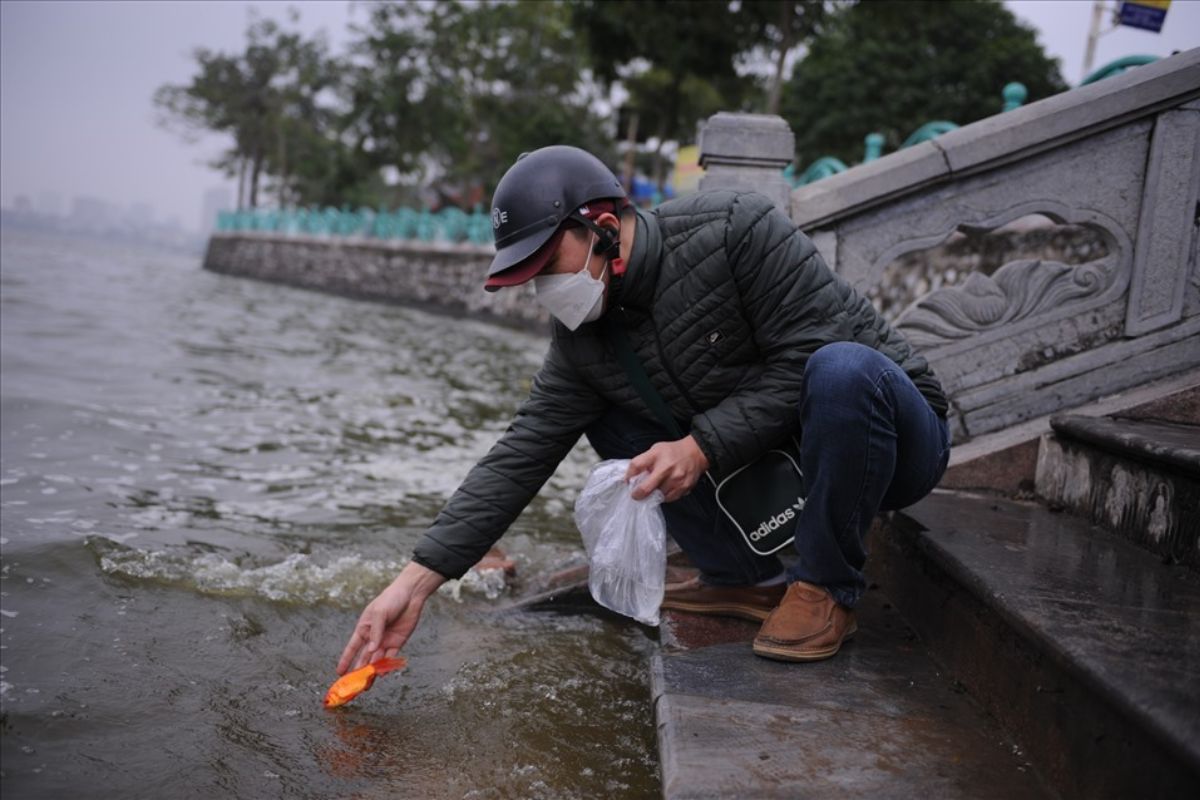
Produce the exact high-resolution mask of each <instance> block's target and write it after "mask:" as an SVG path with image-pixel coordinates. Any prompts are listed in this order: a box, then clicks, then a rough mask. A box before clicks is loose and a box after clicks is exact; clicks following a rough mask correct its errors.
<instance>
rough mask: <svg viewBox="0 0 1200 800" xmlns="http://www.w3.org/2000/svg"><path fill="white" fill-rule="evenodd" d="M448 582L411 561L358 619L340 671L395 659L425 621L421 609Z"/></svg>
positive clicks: (342, 672)
mask: <svg viewBox="0 0 1200 800" xmlns="http://www.w3.org/2000/svg"><path fill="white" fill-rule="evenodd" d="M445 582H446V579H445V578H443V577H442V576H441V575H439V574H438V573H436V572H434V571H433V570H431V569H428V568H426V567H423V566H421V565H420V564H418V563H416V562H415V561H411V562H409V563H408V565H407V566H405V567H404V569H402V570H401V571H400V574H399V575H397V576H396V579H395V580H394V581H392V582H391V583H390V584H389V585H388V587H387V588H386V589H384V590H383V591H382V592H380V593H379V596H378V597H376V598H375V599H374V600H372V601H371V602H370V603H369V604H368V605H367V607H366V608H365V609H363V612H362V614H361V615H360V616H359V618H358V624H357V625H355V626H354V633H352V634H351V635H350V641H349V642H347V643H346V649H345V650H343V651H342V657H341V658H340V659H338V665H337V672H338V674H339V675H345V674H346V672H347V671H348V670H350V669H358V668H359V667H362V666H365V665H367V664H370V663H371V662H373V661H377V660H378V659H380V658H385V657H386V658H394V657H395V655H396V653H398V652H399V651H400V648H401V647H403V646H404V643H405V642H407V641H408V637H409V636H411V635H412V632H413V630H415V629H416V627H417V623H418V622H419V621H420V619H421V609H422V608H424V606H425V601H426V600H428V599H429V595H431V594H433V593H434V592H435V591H437V588H438V587H439V586H441V585H442V584H443V583H445Z"/></svg>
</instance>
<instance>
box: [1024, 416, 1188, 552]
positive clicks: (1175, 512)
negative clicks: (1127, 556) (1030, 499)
mask: <svg viewBox="0 0 1200 800" xmlns="http://www.w3.org/2000/svg"><path fill="white" fill-rule="evenodd" d="M1050 424H1051V427H1052V428H1053V430H1054V433H1053V435H1050V436H1046V437H1044V438H1043V439H1042V444H1041V450H1040V452H1039V454H1038V465H1037V481H1036V484H1037V492H1038V495H1039V496H1041V497H1042V498H1044V499H1045V500H1046V501H1047V502H1048V503H1051V504H1052V505H1061V506H1063V507H1065V508H1067V509H1069V510H1071V511H1072V512H1073V513H1075V514H1078V515H1080V516H1082V517H1085V518H1086V519H1089V520H1091V521H1092V522H1095V523H1098V524H1100V525H1104V526H1105V527H1106V528H1108V529H1110V530H1112V531H1115V532H1117V533H1120V534H1122V535H1123V536H1125V537H1127V538H1128V539H1130V540H1131V541H1133V542H1134V543H1136V544H1138V545H1140V546H1142V547H1144V548H1146V549H1148V550H1150V551H1151V552H1153V553H1155V554H1157V555H1158V556H1159V557H1161V558H1162V559H1163V560H1165V561H1168V562H1171V563H1184V564H1187V565H1188V566H1191V567H1193V568H1197V569H1200V421H1198V424H1185V423H1182V422H1166V421H1160V420H1145V419H1115V418H1108V417H1085V416H1056V417H1053V418H1052V419H1051V420H1050Z"/></svg>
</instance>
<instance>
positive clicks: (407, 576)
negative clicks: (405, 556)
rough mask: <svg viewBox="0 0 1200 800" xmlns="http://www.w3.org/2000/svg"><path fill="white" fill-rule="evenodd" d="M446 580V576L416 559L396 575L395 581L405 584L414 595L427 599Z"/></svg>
mask: <svg viewBox="0 0 1200 800" xmlns="http://www.w3.org/2000/svg"><path fill="white" fill-rule="evenodd" d="M445 582H446V578H445V576H443V575H442V574H441V573H439V572H435V571H434V570H431V569H430V568H429V567H426V566H424V565H422V564H418V563H417V562H416V561H410V562H408V563H407V564H406V565H405V566H404V569H402V570H400V574H399V575H397V576H396V580H395V581H393V583H398V584H403V585H404V586H406V587H407V588H408V589H409V590H410V591H411V592H412V594H413V596H414V597H419V598H420V599H422V600H425V599H426V598H428V597H429V596H430V595H432V594H433V593H434V592H436V591H437V590H438V587H439V586H441V585H442V584H443V583H445Z"/></svg>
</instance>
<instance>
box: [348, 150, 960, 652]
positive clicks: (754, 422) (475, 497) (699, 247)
mask: <svg viewBox="0 0 1200 800" xmlns="http://www.w3.org/2000/svg"><path fill="white" fill-rule="evenodd" d="M492 206H493V208H492V224H493V227H494V229H495V239H496V256H495V258H494V260H493V261H492V264H491V266H490V268H489V270H488V275H487V278H486V283H485V288H486V289H488V290H489V291H496V290H503V289H504V288H506V287H512V286H517V285H520V284H523V283H526V282H528V281H533V285H534V289H535V292H536V298H537V301H538V302H539V303H541V304H542V305H543V306H545V307H546V308H547V309H548V310H549V311H550V313H551V314H552V315H553V316H554V318H555V324H554V331H553V338H552V341H551V343H550V348H549V352H548V353H547V354H546V359H545V362H544V363H543V364H542V367H541V369H540V370H539V372H538V373H537V375H536V377H535V378H534V381H533V387H532V390H531V392H530V395H529V398H528V399H527V400H526V401H525V402H524V403H523V404H522V405H521V407H520V408H519V409H518V410H517V413H516V416H515V417H514V418H513V421H512V424H511V425H510V427H509V428H508V430H507V431H506V432H505V434H504V435H503V436H502V437H501V439H500V440H499V441H498V442H497V443H496V445H495V446H494V447H493V448H492V449H491V451H490V452H489V453H488V454H487V455H486V456H485V457H484V458H483V459H482V460H481V461H480V462H479V463H478V464H477V465H476V466H475V467H474V469H472V470H471V472H470V473H469V474H468V475H467V477H466V479H465V481H464V482H463V484H462V486H461V487H459V489H458V491H456V492H455V494H454V495H453V496H452V497H451V498H450V500H449V502H447V504H446V507H445V508H444V509H443V510H442V512H441V513H440V514H439V515H438V516H437V518H436V519H435V520H434V522H433V524H432V526H431V527H430V528H429V530H428V531H427V532H426V533H425V535H424V537H423V538H422V539H421V540H420V542H419V543H418V544H417V547H416V550H415V552H414V554H413V559H412V562H411V563H410V564H408V565H407V566H406V567H405V568H404V570H403V571H402V572H401V573H400V575H399V576H398V577H397V578H396V579H395V580H394V581H393V582H392V583H391V585H389V586H388V587H387V588H386V589H385V590H384V591H383V592H382V593H381V594H380V595H379V596H378V597H377V598H376V599H375V600H373V601H372V602H371V603H370V604H369V605H368V606H367V608H366V609H365V610H364V611H363V613H362V615H361V616H360V618H359V620H358V623H357V625H356V626H355V628H354V632H353V634H352V635H351V637H350V640H349V642H348V643H347V645H346V647H345V650H344V652H343V653H342V657H341V660H340V662H339V664H338V671H339V672H345V671H346V670H347V669H349V668H351V667H352V666H353V667H357V666H361V665H363V664H366V663H368V662H370V661H374V660H376V659H378V658H381V657H384V656H394V655H395V654H396V652H397V651H398V650H399V649H400V648H401V647H402V646H403V645H404V643H405V642H406V641H407V640H408V638H409V636H410V635H411V634H412V631H413V629H414V628H415V627H416V625H417V622H418V620H419V618H420V614H421V609H422V607H423V606H424V603H425V601H426V599H427V598H428V597H429V595H430V594H432V593H433V591H434V590H436V589H437V587H438V586H439V585H441V584H442V583H443V582H445V581H446V580H448V579H451V578H457V577H459V576H461V575H463V573H465V572H466V571H467V570H468V569H469V568H470V567H471V566H472V565H473V564H475V563H476V562H477V561H478V560H479V559H480V558H481V557H482V556H483V555H484V553H485V552H487V550H488V549H489V548H490V547H491V546H492V545H493V544H494V543H495V542H496V540H497V539H499V538H500V537H501V535H503V534H504V532H505V531H506V530H507V529H508V527H509V525H510V524H511V523H512V522H513V520H514V519H515V518H516V517H517V515H518V514H520V512H521V511H522V509H524V508H525V506H526V505H527V504H528V503H529V501H530V500H531V499H532V498H533V497H534V496H535V495H536V494H537V492H538V491H539V490H540V489H541V487H542V485H543V484H544V483H545V482H546V480H547V479H548V478H549V477H550V475H551V474H552V473H553V472H554V470H555V468H556V467H557V465H558V464H559V462H560V461H561V460H562V459H563V458H564V457H565V456H566V455H567V453H568V452H569V451H570V450H571V448H572V447H573V446H574V445H575V443H576V442H577V441H578V439H579V437H580V436H581V435H586V436H587V438H588V440H589V441H590V442H591V444H592V446H593V447H594V448H595V450H596V452H597V453H598V454H599V455H600V457H602V458H606V459H609V458H628V459H632V461H631V465H630V472H629V475H630V477H632V476H633V475H636V474H639V473H646V474H645V477H644V479H643V480H642V481H641V482H640V483H639V484H638V487H637V490H636V492H635V496H637V497H644V496H646V495H648V494H649V493H650V492H652V491H654V490H655V489H658V490H660V491H661V492H662V493H663V495H664V497H665V501H666V502H665V504H664V505H663V512H664V515H665V518H666V523H667V530H668V533H669V534H670V535H671V536H672V538H674V539H675V541H676V542H677V543H678V544H679V546H680V547H681V548H682V549H683V551H684V552H685V553H686V554H687V555H688V556H689V558H690V559H691V561H692V562H693V563H694V564H695V565H696V566H697V567H698V568H699V576H698V577H697V578H695V579H693V580H689V581H684V582H680V583H676V584H670V585H668V588H667V591H666V596H665V597H664V600H663V608H674V609H681V610H684V611H690V612H694V613H701V614H704V613H708V614H723V615H733V616H739V617H745V618H748V619H753V620H762V621H763V625H762V629H761V630H760V632H759V634H758V636H757V637H756V638H755V640H754V645H753V648H754V652H755V653H757V654H758V655H760V656H764V657H767V658H774V659H781V660H787V661H812V660H817V659H822V658H828V657H829V656H832V655H834V654H835V653H837V651H838V649H839V648H840V647H841V645H842V643H843V642H844V641H845V640H846V639H848V638H849V637H851V636H852V635H853V634H854V632H855V630H856V623H855V616H854V606H855V604H856V603H857V602H858V600H859V598H860V597H861V595H862V593H863V590H864V588H865V582H864V579H863V573H862V569H863V565H864V562H865V560H866V550H865V546H864V538H865V536H866V533H867V529H868V527H869V525H870V523H871V520H872V517H873V516H874V515H875V513H876V512H877V511H879V510H881V509H892V508H900V507H903V506H906V505H910V504H912V503H914V502H916V501H917V500H919V499H920V498H922V497H923V496H925V495H926V494H927V493H929V491H930V490H931V489H933V487H934V485H936V484H937V482H938V481H939V480H940V479H941V476H942V473H943V471H944V470H945V467H946V462H947V459H948V457H949V434H948V428H947V424H946V419H945V416H946V411H947V403H946V399H945V397H944V395H943V394H942V390H941V387H940V385H939V383H938V381H937V379H936V378H935V377H934V375H933V373H932V371H931V370H930V368H929V365H928V364H927V363H926V362H925V360H924V359H923V358H921V357H920V356H918V355H916V354H915V353H914V352H913V350H912V348H911V347H910V346H909V344H908V343H907V342H906V341H905V340H904V338H903V337H902V336H901V335H900V334H898V333H897V332H896V331H894V330H892V329H891V328H890V327H889V326H888V324H887V322H885V321H884V320H883V319H882V318H881V317H880V316H879V314H878V313H876V311H875V310H874V308H873V307H872V306H871V304H870V303H869V302H868V301H867V300H866V299H865V298H863V297H862V296H860V295H859V294H858V293H857V292H855V291H854V290H853V289H852V288H851V287H850V286H849V285H847V284H846V283H845V282H844V281H842V280H841V279H840V278H838V277H837V276H836V275H834V274H833V272H832V271H831V270H830V269H829V268H828V267H827V266H826V265H825V263H824V262H823V261H822V259H821V256H820V255H819V254H818V253H817V251H816V248H815V247H814V246H813V244H812V242H811V241H810V240H809V239H808V238H807V237H806V236H805V235H804V234H803V233H801V232H800V231H799V230H798V229H797V228H796V226H795V225H793V224H792V222H791V220H790V219H788V217H787V216H786V215H785V214H783V213H782V212H780V211H779V210H778V209H776V208H775V207H774V206H773V205H772V203H771V202H770V201H769V200H768V199H767V198H765V197H763V196H761V195H758V194H754V193H741V192H733V191H715V192H702V193H700V194H695V195H691V196H688V197H685V198H681V199H679V200H675V201H672V202H669V203H666V204H664V205H662V206H659V207H658V208H657V209H655V210H654V211H653V212H644V211H641V210H636V209H634V208H632V207H631V206H630V205H629V204H628V202H627V201H626V199H625V193H624V191H623V190H622V187H621V185H620V182H619V181H618V180H617V179H616V178H615V177H614V176H613V174H612V172H611V171H610V170H609V169H608V168H607V167H605V166H604V164H603V163H601V162H600V161H599V160H598V159H596V158H595V157H594V156H592V155H591V154H589V153H587V152H585V151H583V150H579V149H577V148H573V147H566V146H554V147H546V148H542V149H540V150H537V151H534V152H532V153H528V154H526V155H524V156H523V157H521V158H520V159H518V160H517V162H516V163H515V164H513V166H512V167H510V168H509V170H508V171H507V172H506V173H505V174H504V177H503V178H502V179H501V181H500V183H499V185H498V186H497V188H496V192H495V197H494V200H493V203H492ZM613 326H619V328H620V329H621V330H623V331H624V333H625V335H626V338H627V339H628V340H629V342H630V343H631V345H632V349H633V350H634V352H635V353H636V355H637V356H638V358H639V359H640V361H641V363H642V365H643V366H644V369H645V371H646V373H647V375H648V377H649V379H650V383H651V385H652V386H653V388H654V389H655V390H656V391H657V394H659V395H660V396H661V398H662V400H663V402H664V403H665V405H666V406H667V408H668V409H669V412H670V414H671V415H672V416H673V417H674V418H675V420H676V422H677V423H678V429H679V430H681V431H685V432H686V435H684V436H683V437H682V438H675V437H673V436H671V435H669V434H668V433H667V431H666V430H665V429H664V428H663V426H662V425H661V424H660V423H659V422H658V421H657V420H658V418H656V416H655V414H654V413H653V412H652V411H651V410H650V409H649V408H648V407H647V403H646V402H644V401H643V400H642V396H641V395H640V394H639V393H638V391H637V390H636V389H635V388H634V386H633V384H632V382H631V380H630V377H629V375H628V373H627V372H626V370H625V369H624V368H623V367H622V365H621V364H620V363H619V362H618V360H617V358H616V356H615V355H614V349H613V344H612V336H613ZM789 437H796V438H798V439H799V441H800V460H801V464H800V465H801V467H802V470H803V473H804V476H805V483H806V489H807V503H806V505H805V506H804V509H803V511H802V512H801V514H800V517H799V522H798V526H797V529H796V539H795V543H794V547H795V549H796V554H797V556H798V560H796V561H795V563H794V564H792V566H790V567H789V568H788V569H787V570H786V571H785V570H784V567H783V565H782V564H781V562H780V561H779V559H778V558H777V557H775V556H774V555H771V556H761V555H758V554H756V553H755V552H753V551H751V550H750V549H749V547H748V546H747V544H746V542H745V541H744V540H743V539H742V537H741V535H740V534H739V532H738V531H737V530H736V529H735V528H734V526H733V525H732V524H731V523H729V522H728V521H727V520H726V519H725V517H724V515H723V514H722V513H720V510H719V508H718V507H717V504H716V501H715V498H714V493H713V489H712V487H711V484H710V482H709V481H707V480H704V481H702V480H701V477H702V476H703V475H704V474H705V472H709V473H710V474H714V475H725V474H729V473H730V472H732V471H734V470H736V469H737V468H738V467H740V466H742V465H745V464H748V463H750V462H752V461H754V460H755V459H756V458H758V457H759V456H761V455H762V454H763V453H765V452H767V451H768V450H770V449H772V448H774V447H776V446H778V445H779V444H780V443H781V442H783V441H785V440H787V439H789Z"/></svg>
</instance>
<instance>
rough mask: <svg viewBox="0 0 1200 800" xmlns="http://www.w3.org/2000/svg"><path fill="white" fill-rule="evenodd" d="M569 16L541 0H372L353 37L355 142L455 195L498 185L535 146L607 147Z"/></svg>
mask: <svg viewBox="0 0 1200 800" xmlns="http://www.w3.org/2000/svg"><path fill="white" fill-rule="evenodd" d="M569 22H570V18H569V10H568V8H567V6H565V5H564V4H562V3H546V2H535V1H534V0H517V2H504V3H463V2H456V1H455V0H445V1H444V2H438V3H432V4H430V3H422V2H404V3H392V4H380V5H377V6H374V7H373V8H372V9H371V14H370V20H369V22H368V24H367V25H365V26H363V27H361V28H359V29H358V34H359V39H358V41H357V42H356V44H355V46H354V67H353V68H352V79H351V86H350V91H349V98H350V103H349V105H350V111H349V112H348V113H349V117H350V119H351V120H352V124H351V125H350V126H349V128H348V130H349V131H351V132H352V134H353V135H352V137H351V138H352V139H353V142H354V144H353V147H354V151H355V153H356V154H357V155H358V156H359V157H360V158H361V159H362V161H363V162H364V163H366V164H368V165H369V166H370V167H371V168H374V169H379V168H386V167H391V168H394V169H395V170H396V171H398V172H399V173H400V174H401V175H403V176H404V177H406V178H408V179H409V180H410V182H417V183H426V182H430V181H433V182H436V183H438V184H439V185H440V187H441V189H442V190H443V193H444V194H445V195H447V197H446V198H445V199H448V200H454V201H458V202H468V201H469V198H470V197H474V198H478V199H482V198H483V197H484V196H486V195H487V194H490V192H491V189H492V186H493V183H494V181H496V180H498V178H499V175H500V174H501V173H502V172H503V170H504V168H505V167H506V166H507V165H508V164H510V163H512V162H513V161H514V160H515V159H516V157H517V156H518V155H520V154H521V153H522V152H524V151H526V150H532V149H535V148H537V147H541V146H543V145H547V144H556V143H562V142H572V143H575V144H577V145H579V146H581V147H585V148H589V149H592V150H593V151H595V152H597V154H599V155H601V156H602V157H603V156H605V155H607V154H609V153H610V152H611V150H612V145H611V140H610V138H609V137H608V136H607V135H606V133H605V130H604V125H603V120H602V119H600V118H599V117H598V116H596V114H595V112H594V111H593V108H594V106H595V99H596V98H595V96H594V94H593V93H592V92H591V91H589V88H588V84H587V82H586V81H585V80H584V79H583V74H582V73H583V70H584V67H585V64H584V62H583V60H582V58H581V56H582V54H581V53H580V52H579V43H578V42H577V41H576V39H575V37H574V35H573V33H572V30H571V28H570V25H569Z"/></svg>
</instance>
